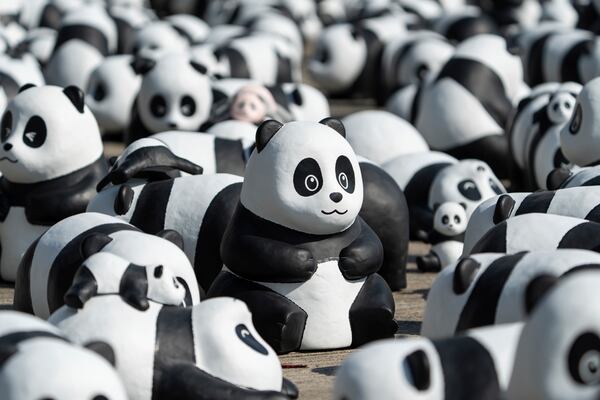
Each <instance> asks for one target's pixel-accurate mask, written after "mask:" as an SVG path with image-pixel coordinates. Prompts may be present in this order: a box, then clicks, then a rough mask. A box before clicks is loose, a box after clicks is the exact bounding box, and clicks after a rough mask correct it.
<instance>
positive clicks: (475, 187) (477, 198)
mask: <svg viewBox="0 0 600 400" xmlns="http://www.w3.org/2000/svg"><path fill="white" fill-rule="evenodd" d="M505 192H506V189H505V188H504V186H503V185H502V183H501V182H500V180H499V179H498V178H497V177H496V175H494V173H493V172H492V169H491V168H490V167H489V166H488V165H487V164H486V163H485V162H483V161H479V160H461V161H459V162H458V163H456V164H453V165H450V166H448V167H446V168H444V169H443V170H442V171H440V173H439V174H438V175H437V176H436V177H435V179H434V181H433V183H432V185H431V189H430V191H429V207H430V208H431V209H434V208H435V206H436V205H437V204H442V203H445V202H448V201H451V202H455V203H459V204H460V205H462V206H463V207H464V209H465V210H466V213H467V216H470V215H471V214H472V213H473V211H474V210H475V208H476V207H477V206H478V205H479V204H480V203H481V202H482V201H484V200H486V199H489V198H490V197H494V196H496V195H499V194H502V193H505Z"/></svg>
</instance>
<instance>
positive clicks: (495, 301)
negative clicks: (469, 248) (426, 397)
mask: <svg viewBox="0 0 600 400" xmlns="http://www.w3.org/2000/svg"><path fill="white" fill-rule="evenodd" d="M598 268H600V255H599V254H598V253H596V252H592V251H588V250H574V249H560V250H549V251H532V252H530V253H517V254H511V255H504V254H496V253H490V254H474V255H472V256H469V257H467V258H463V259H462V260H460V261H458V262H457V263H454V264H452V265H450V266H448V267H447V268H445V269H444V270H443V271H442V272H441V273H440V274H439V275H438V277H437V278H436V279H435V281H434V282H433V284H432V286H431V290H430V291H429V293H428V295H427V304H426V307H425V313H424V316H423V325H422V327H421V335H424V336H426V337H428V338H444V337H447V336H452V335H454V334H457V333H460V332H463V331H465V330H468V329H472V328H478V327H482V326H488V325H497V324H507V323H512V322H520V321H525V320H526V319H527V317H528V315H529V313H530V311H531V309H532V307H533V305H534V304H535V303H537V301H538V300H539V297H540V296H541V295H542V293H544V290H545V289H546V288H547V287H548V286H549V285H552V284H554V283H555V282H556V281H557V280H558V279H562V277H563V276H566V275H570V274H571V273H574V272H577V271H580V270H584V269H585V270H587V269H598Z"/></svg>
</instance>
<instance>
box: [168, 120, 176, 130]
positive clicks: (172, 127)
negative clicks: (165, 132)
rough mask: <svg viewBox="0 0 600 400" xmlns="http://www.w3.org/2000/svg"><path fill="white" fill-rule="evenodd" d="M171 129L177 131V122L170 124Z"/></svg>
mask: <svg viewBox="0 0 600 400" xmlns="http://www.w3.org/2000/svg"><path fill="white" fill-rule="evenodd" d="M169 128H170V129H177V123H176V122H169Z"/></svg>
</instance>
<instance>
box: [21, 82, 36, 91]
mask: <svg viewBox="0 0 600 400" xmlns="http://www.w3.org/2000/svg"><path fill="white" fill-rule="evenodd" d="M34 87H35V85H34V84H33V83H26V84H24V85H23V86H21V88H20V89H19V93H22V92H24V91H26V90H27V89H31V88H34Z"/></svg>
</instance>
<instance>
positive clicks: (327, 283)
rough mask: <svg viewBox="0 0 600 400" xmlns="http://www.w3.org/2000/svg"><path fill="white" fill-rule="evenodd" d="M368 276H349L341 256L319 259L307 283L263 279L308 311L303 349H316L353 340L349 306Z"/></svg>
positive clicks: (349, 342)
mask: <svg viewBox="0 0 600 400" xmlns="http://www.w3.org/2000/svg"><path fill="white" fill-rule="evenodd" d="M365 280H366V278H362V279H358V280H355V281H348V280H346V279H345V278H344V276H343V275H342V273H341V271H340V268H339V265H338V260H328V261H322V262H320V263H319V264H318V266H317V270H316V271H315V273H314V274H313V276H312V277H311V278H310V279H309V280H308V281H306V282H304V283H267V282H260V283H261V284H262V285H264V286H267V287H268V288H270V289H271V290H273V291H275V292H277V293H279V294H281V295H283V296H285V297H287V298H288V299H290V300H291V301H293V302H294V303H295V304H296V305H298V307H300V308H301V309H303V310H304V311H305V312H306V314H307V319H306V325H305V328H304V335H303V337H302V344H301V346H300V350H305V349H311V350H316V349H329V348H341V347H347V346H350V345H351V344H352V329H351V327H350V319H349V312H350V307H352V303H353V302H354V300H355V299H356V296H357V295H358V293H359V292H360V289H361V288H362V286H363V284H364V283H365Z"/></svg>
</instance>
